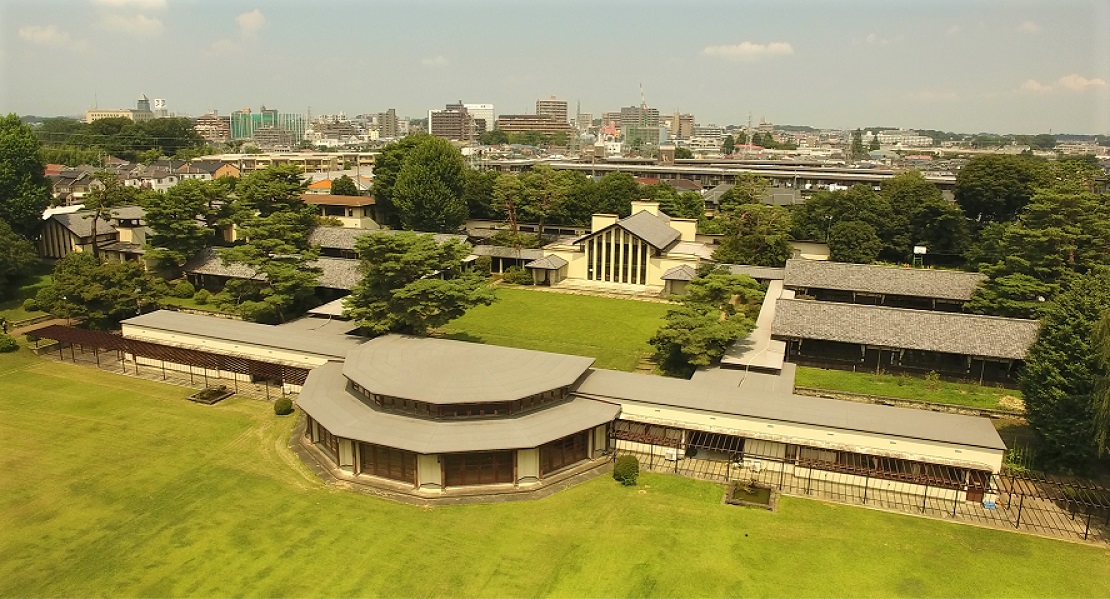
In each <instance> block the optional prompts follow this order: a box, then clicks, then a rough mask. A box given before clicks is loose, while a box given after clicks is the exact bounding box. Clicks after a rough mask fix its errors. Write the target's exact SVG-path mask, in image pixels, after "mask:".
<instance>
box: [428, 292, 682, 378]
mask: <svg viewBox="0 0 1110 599" xmlns="http://www.w3.org/2000/svg"><path fill="white" fill-rule="evenodd" d="M497 297H498V300H499V301H497V302H495V303H494V304H493V305H492V306H478V307H477V308H473V309H471V310H470V311H468V312H467V313H466V315H465V316H463V317H462V318H459V319H457V320H454V321H452V322H451V323H450V324H448V325H447V326H446V327H444V329H443V331H444V333H446V334H447V336H448V337H450V338H452V339H463V340H467V341H477V342H480V343H490V344H493V345H507V346H509V347H520V348H524V349H536V350H543V351H550V352H559V353H565V354H575V355H581V356H592V357H594V358H597V362H596V363H595V365H596V366H597V367H599V368H612V369H616V370H635V369H636V365H637V364H638V363H639V362H640V361H641V360H642V359H643V358H644V356H646V355H648V354H650V353H651V352H652V348H651V346H650V345H648V339H650V338H651V336H652V335H654V334H655V331H657V330H659V327H660V326H662V324H663V315H664V314H666V313H667V309H668V308H669V305H668V304H660V303H652V302H642V301H636V300H627V299H612V298H604V297H594V296H589V295H571V294H564V293H548V292H544V291H533V290H529V289H511V288H505V287H498V288H497Z"/></svg>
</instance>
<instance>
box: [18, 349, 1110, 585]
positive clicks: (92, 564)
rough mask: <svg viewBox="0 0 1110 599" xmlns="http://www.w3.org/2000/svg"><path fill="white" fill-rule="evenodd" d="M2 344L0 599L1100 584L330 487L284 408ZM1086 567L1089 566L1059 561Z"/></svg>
mask: <svg viewBox="0 0 1110 599" xmlns="http://www.w3.org/2000/svg"><path fill="white" fill-rule="evenodd" d="M187 393H188V390H186V389H184V388H181V387H174V386H169V385H164V384H160V383H155V382H152V381H145V380H139V379H132V378H128V377H123V376H119V375H114V374H110V373H106V372H102V371H98V370H95V369H92V368H89V367H83V366H74V365H71V364H64V363H57V362H49V361H45V360H42V359H40V358H36V357H34V356H32V355H30V354H29V352H23V353H20V354H15V355H12V354H4V355H0V438H2V439H4V456H3V459H2V460H0V469H2V472H0V474H2V475H0V521H2V522H3V523H4V526H2V527H0V555H3V556H4V559H2V560H0V596H20V597H39V596H113V597H137V596H142V597H155V596H157V597H174V596H203V597H224V596H235V597H258V596H267V597H279V596H319V595H327V596H335V597H345V596H393V597H405V596H423V597H426V596H458V597H490V596H574V597H598V596H605V597H629V596H635V597H676V596H683V597H741V596H809V597H830V596H856V597H860V596H867V597H890V596H921V597H950V596H979V597H998V596H1006V597H1008V596H1027V597H1028V596H1068V597H1079V596H1090V597H1095V596H1104V595H1105V593H1106V586H1105V583H1106V580H1108V579H1110V552H1108V551H1107V550H1106V549H1102V548H1096V547H1090V546H1083V545H1077V544H1073V543H1067V542H1062V541H1054V540H1049V539H1042V538H1038V537H1032V536H1026V535H1021V534H1017V533H1011V532H1006V531H1000V530H989V529H981V528H975V527H970V526H961V525H958V524H952V523H948V522H942V521H937V520H929V519H922V518H916V517H912V516H905V515H899V514H890V513H884V512H879V511H873V510H868V509H862V508H857V507H848V506H839V505H830V504H824V503H820V502H816V501H810V500H805V499H795V498H789V497H787V498H783V499H782V501H781V503H780V510H779V512H778V513H770V512H766V511H762V510H748V509H743V508H736V507H731V506H723V505H721V498H722V494H723V490H722V488H721V487H720V486H718V485H714V484H710V483H706V482H701V481H693V480H687V479H683V478H679V477H672V476H666V475H644V476H642V477H641V483H642V484H641V486H639V487H632V488H624V487H621V486H619V485H618V484H616V483H615V482H614V481H613V480H611V479H610V478H608V477H602V478H599V479H596V480H594V481H591V482H589V483H586V484H583V485H580V486H577V487H574V488H571V489H568V490H566V491H563V492H560V493H558V494H556V495H554V496H552V497H549V498H546V499H543V500H539V501H526V502H519V503H507V504H499V505H472V506H444V507H436V508H419V507H412V506H408V505H401V504H397V503H392V502H390V501H387V500H383V499H379V498H375V497H369V496H365V495H360V494H357V493H353V492H348V491H342V490H338V489H334V488H331V487H328V486H325V485H324V484H323V483H321V482H320V481H318V480H317V479H316V478H315V477H313V476H312V475H311V474H309V473H308V471H307V469H306V468H305V467H304V466H303V465H302V464H300V463H299V462H298V461H297V460H296V458H295V457H294V456H293V454H292V453H291V452H290V451H289V450H288V449H287V448H286V446H285V443H286V440H287V438H288V435H289V433H290V430H291V428H292V426H293V424H294V418H293V417H285V418H277V417H275V416H274V415H273V411H272V410H271V409H270V405H269V404H267V403H264V402H258V401H251V400H243V399H238V398H234V399H231V400H227V401H225V402H223V403H221V404H218V405H216V406H201V405H196V404H193V403H190V402H188V401H185V400H184V397H185V395H186V394H187ZM1077 564H1082V570H1083V572H1084V574H1083V575H1082V576H1076V575H1075V569H1074V568H1075V565H1077Z"/></svg>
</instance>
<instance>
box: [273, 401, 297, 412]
mask: <svg viewBox="0 0 1110 599" xmlns="http://www.w3.org/2000/svg"><path fill="white" fill-rule="evenodd" d="M274 413H275V414H277V415H278V416H285V415H286V414H292V413H293V400H291V399H289V398H288V397H283V398H281V399H279V400H277V401H275V402H274Z"/></svg>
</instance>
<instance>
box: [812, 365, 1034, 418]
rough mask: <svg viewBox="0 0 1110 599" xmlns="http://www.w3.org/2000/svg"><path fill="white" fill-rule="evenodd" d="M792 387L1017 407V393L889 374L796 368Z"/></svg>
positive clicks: (986, 406)
mask: <svg viewBox="0 0 1110 599" xmlns="http://www.w3.org/2000/svg"><path fill="white" fill-rule="evenodd" d="M794 384H795V385H797V386H799V387H812V388H814V389H825V390H828V391H843V392H846V393H863V394H866V395H882V396H884V397H896V398H899V399H912V400H915V401H931V402H935V403H944V404H953V405H960V406H971V407H975V408H990V409H1005V410H1013V409H1020V407H1021V403H1020V401H1021V391H1019V390H1017V389H1004V388H1001V387H992V386H989V385H975V384H971V383H950V382H947V381H935V382H929V381H926V380H924V379H922V378H918V377H912V376H902V375H893V374H871V373H866V372H848V371H845V370H825V369H823V368H808V367H805V366H799V367H798V376H797V378H795V380H794Z"/></svg>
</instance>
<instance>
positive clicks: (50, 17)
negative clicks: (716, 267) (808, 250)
mask: <svg viewBox="0 0 1110 599" xmlns="http://www.w3.org/2000/svg"><path fill="white" fill-rule="evenodd" d="M641 85H642V86H643V94H644V99H645V100H646V101H647V103H648V105H649V106H653V107H655V108H658V109H659V110H660V112H661V113H664V114H669V113H673V112H674V111H676V110H680V111H682V112H689V113H693V114H694V117H695V119H696V121H697V122H698V123H702V124H710V123H714V124H742V123H746V122H747V120H748V115H749V114H750V115H751V118H752V120H753V122H754V123H759V122H760V121H762V120H765V121H767V122H771V123H775V124H793V125H810V126H813V127H819V128H838V129H854V128H856V127H876V126H884V127H885V126H889V127H903V128H918V129H940V130H946V131H956V132H962V133H977V132H994V133H1019V134H1021V133H1025V134H1033V133H1048V132H1052V133H1081V134H1110V0H1052V1H1043V2H1042V1H1027V0H1006V1H995V2H988V1H977V0H960V1H957V0H929V1H918V2H908V1H893V2H892V1H890V0H886V1H882V2H879V1H874V2H863V1H850V0H841V1H833V0H820V1H819V0H810V1H794V0H778V1H744V0H732V1H715V2H704V1H698V0H688V1H678V0H673V1H669V2H653V1H650V0H646V1H645V0H641V1H637V2H632V1H608V2H601V1H598V0H594V1H592V2H589V1H587V2H582V1H577V0H564V1H563V2H558V3H548V2H536V1H534V0H528V1H518V2H509V1H507V0H501V1H483V0H469V1H453V2H446V1H440V2H422V1H419V0H411V1H408V2H379V1H375V0H366V1H362V2H356V1H341V0H312V1H292V0H251V1H247V2H242V1H239V0H67V1H58V0H0V111H2V112H3V113H8V112H15V113H18V114H34V115H40V116H54V115H82V114H83V113H84V111H85V110H86V109H88V108H92V107H94V106H99V107H100V108H133V107H134V106H135V99H136V98H137V97H138V96H139V94H140V93H143V94H146V95H147V96H149V97H150V98H151V99H154V98H164V99H166V101H167V107H168V109H169V110H171V111H175V112H177V113H179V114H186V115H193V116H195V115H199V114H203V113H205V112H207V111H209V110H218V111H219V112H220V114H229V113H231V112H232V111H233V110H239V109H242V108H245V107H251V108H252V109H254V110H257V109H258V107H259V106H260V105H262V104H265V105H266V106H267V107H268V108H276V109H278V110H280V111H282V112H300V113H305V112H311V113H312V114H313V115H319V114H335V113H338V112H344V113H346V114H347V115H349V116H353V115H357V114H362V113H371V112H379V111H383V110H385V109H387V108H396V109H397V112H398V114H399V115H402V116H409V117H412V118H422V117H425V116H427V111H428V109H430V108H442V107H443V105H444V104H447V103H454V102H456V101H458V100H462V101H463V102H466V103H491V104H493V105H494V107H495V110H496V112H497V113H498V114H518V113H531V112H534V110H535V101H536V100H537V99H539V98H547V97H550V96H557V97H559V98H561V99H565V100H567V101H568V102H569V103H570V112H571V114H574V112H575V107H576V106H577V105H579V104H580V106H581V110H582V112H589V113H592V114H593V115H594V116H595V118H596V117H598V116H600V114H601V113H602V112H604V111H612V110H619V109H620V107H622V106H631V105H638V104H639V103H640V98H641V96H640V86H641Z"/></svg>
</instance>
